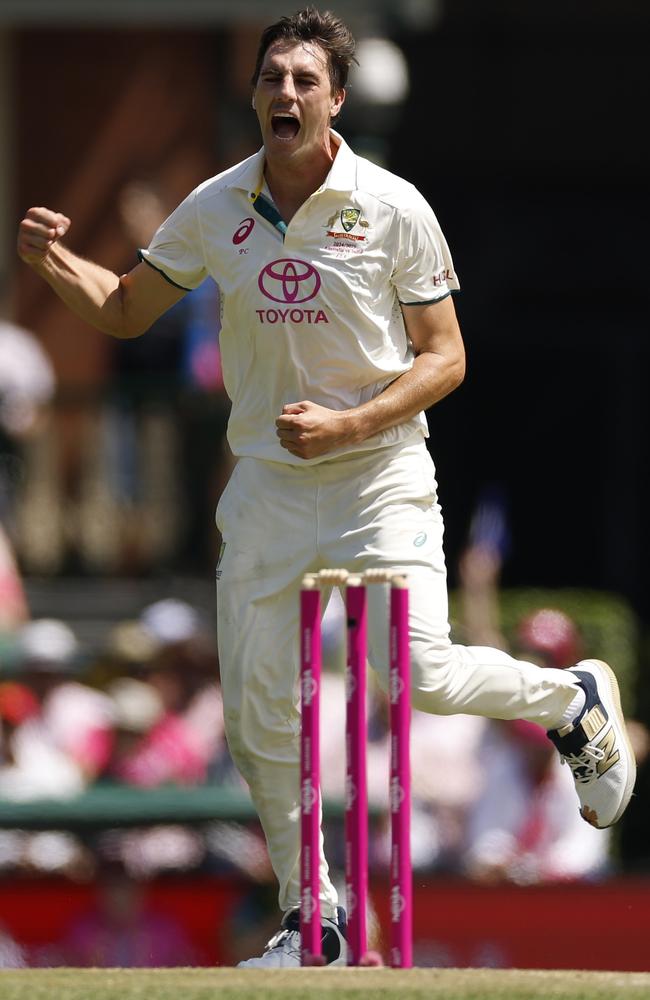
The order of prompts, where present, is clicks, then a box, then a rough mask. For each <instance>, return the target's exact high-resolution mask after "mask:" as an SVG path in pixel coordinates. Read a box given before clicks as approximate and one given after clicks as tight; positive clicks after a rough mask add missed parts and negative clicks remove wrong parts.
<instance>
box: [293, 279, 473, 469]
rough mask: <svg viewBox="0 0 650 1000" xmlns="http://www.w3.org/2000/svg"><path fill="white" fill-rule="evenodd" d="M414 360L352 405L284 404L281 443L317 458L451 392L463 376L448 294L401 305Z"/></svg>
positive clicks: (457, 329) (403, 419)
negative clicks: (336, 407)
mask: <svg viewBox="0 0 650 1000" xmlns="http://www.w3.org/2000/svg"><path fill="white" fill-rule="evenodd" d="M402 313H403V315H404V322H405V324H406V331H407V333H408V336H409V338H410V340H411V343H412V344H413V349H414V351H415V355H416V356H415V359H414V361H413V366H412V368H410V369H409V371H407V372H404V374H403V375H400V376H399V377H398V378H396V379H395V380H394V381H393V382H391V383H390V385H389V386H387V387H386V388H385V389H384V391H383V392H381V393H380V394H379V395H378V396H375V398H374V399H370V400H368V402H366V403H362V404H361V405H360V406H355V407H353V408H352V409H350V410H330V409H328V408H327V407H325V406H319V405H318V404H317V403H312V402H311V401H309V400H303V401H301V402H298V403H288V404H287V405H286V406H284V407H283V408H282V414H281V415H280V416H279V417H278V419H277V420H276V428H277V435H278V437H279V438H280V444H281V445H282V447H283V448H286V449H287V451H289V452H291V454H292V455H297V456H298V457H299V458H318V457H319V456H320V455H326V454H328V453H329V452H331V451H334V450H335V449H336V448H341V447H343V446H344V445H349V444H360V443H361V442H362V441H365V440H366V439H367V438H369V437H372V436H373V435H374V434H379V433H380V432H381V431H384V430H387V429H388V428H390V427H395V426H396V425H397V424H403V423H406V422H407V421H408V420H410V419H411V418H412V417H414V416H416V414H418V413H420V412H421V411H422V410H427V409H428V408H429V407H430V406H433V405H434V403H437V402H438V401H439V400H440V399H443V398H444V397H445V396H447V395H449V393H450V392H453V390H454V389H456V388H457V387H458V386H459V385H460V383H461V382H462V381H463V378H464V375H465V348H464V346H463V339H462V336H461V332H460V327H459V325H458V319H457V317H456V310H455V308H454V304H453V301H452V298H451V296H450V295H448V296H447V297H446V298H444V299H443V300H442V301H440V302H433V303H429V304H428V305H421V306H419V305H408V306H403V307H402Z"/></svg>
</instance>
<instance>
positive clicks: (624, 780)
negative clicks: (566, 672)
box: [548, 660, 636, 829]
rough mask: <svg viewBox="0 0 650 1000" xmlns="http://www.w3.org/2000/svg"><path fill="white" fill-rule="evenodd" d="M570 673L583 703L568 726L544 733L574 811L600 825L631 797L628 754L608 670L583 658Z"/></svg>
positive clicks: (612, 678) (607, 823)
mask: <svg viewBox="0 0 650 1000" xmlns="http://www.w3.org/2000/svg"><path fill="white" fill-rule="evenodd" d="M571 672H572V673H573V674H574V675H575V677H576V679H577V681H578V683H579V684H580V685H581V687H582V688H583V689H584V691H585V695H586V702H585V707H584V709H583V712H582V715H580V716H579V717H578V718H577V719H576V720H575V722H574V723H573V724H572V725H570V726H563V727H562V729H560V730H551V731H549V733H548V737H549V739H550V740H551V741H552V742H553V743H554V744H555V746H556V747H557V749H558V751H559V753H560V758H561V760H562V763H563V764H567V765H568V766H569V767H570V768H571V773H572V775H573V779H574V781H575V784H576V792H577V793H578V798H579V799H580V807H581V808H580V815H581V816H582V818H583V819H584V820H586V822H587V823H591V825H592V826H595V827H598V828H599V829H603V828H604V827H607V826H612V824H614V823H616V822H617V821H618V820H619V819H620V818H621V816H622V815H623V813H624V812H625V809H626V807H627V804H628V802H629V801H630V798H631V797H632V791H633V789H634V781H635V778H636V763H635V760H634V753H633V751H632V747H631V746H630V742H629V739H628V736H627V731H626V728H625V720H624V718H623V711H622V708H621V699H620V694H619V690H618V682H617V680H616V677H615V675H614V673H613V671H612V669H611V668H610V667H609V666H608V665H607V664H606V663H604V662H603V661H602V660H583V661H582V662H581V663H578V664H577V666H576V667H575V668H574V669H573V670H572V671H571Z"/></svg>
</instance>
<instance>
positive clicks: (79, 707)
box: [17, 618, 111, 784]
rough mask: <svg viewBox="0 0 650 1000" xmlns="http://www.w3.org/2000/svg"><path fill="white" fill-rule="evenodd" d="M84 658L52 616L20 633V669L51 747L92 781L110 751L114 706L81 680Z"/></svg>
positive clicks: (83, 778)
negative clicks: (36, 702)
mask: <svg viewBox="0 0 650 1000" xmlns="http://www.w3.org/2000/svg"><path fill="white" fill-rule="evenodd" d="M83 667H84V658H83V655H82V650H81V646H80V644H79V642H78V640H77V637H76V636H75V634H74V632H73V630H72V629H71V627H70V626H69V625H67V624H66V623H65V622H63V621H60V620H58V619H54V618H39V619H36V620H34V621H30V622H27V623H26V624H25V625H24V626H23V628H22V629H21V630H20V632H19V633H18V663H17V669H18V671H19V673H20V677H21V680H23V681H24V683H25V684H27V685H28V686H29V687H30V688H31V690H32V691H34V693H35V694H36V696H37V698H38V700H39V703H40V706H41V723H42V726H43V729H44V731H45V732H46V733H47V737H48V739H49V741H50V742H51V744H52V745H53V746H54V747H56V748H57V749H58V751H59V752H60V753H61V754H64V755H65V756H66V757H67V758H68V759H69V760H70V762H71V764H73V765H74V766H75V767H76V768H77V769H78V771H79V775H80V779H81V781H82V782H83V784H87V783H88V782H92V781H94V779H95V777H96V776H97V775H98V774H99V773H100V771H101V770H102V769H103V767H104V766H105V764H106V761H107V759H108V754H109V751H110V731H111V717H110V703H109V700H108V698H107V697H106V695H105V694H103V693H102V692H100V691H97V690H95V689H94V688H92V687H91V686H90V685H88V684H86V683H84V681H83V680H82V670H83Z"/></svg>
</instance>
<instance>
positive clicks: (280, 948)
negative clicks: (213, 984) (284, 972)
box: [238, 906, 347, 969]
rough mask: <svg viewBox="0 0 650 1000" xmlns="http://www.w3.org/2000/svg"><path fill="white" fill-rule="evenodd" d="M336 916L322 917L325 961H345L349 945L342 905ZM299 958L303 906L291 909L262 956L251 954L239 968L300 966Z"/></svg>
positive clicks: (330, 963) (327, 963)
mask: <svg viewBox="0 0 650 1000" xmlns="http://www.w3.org/2000/svg"><path fill="white" fill-rule="evenodd" d="M336 913H337V920H330V919H328V918H327V917H323V919H322V928H323V935H322V951H323V958H324V959H325V965H346V964H347V945H346V943H345V929H346V918H345V910H344V909H343V907H342V906H337V908H336ZM301 965H302V962H301V958H300V910H298V909H294V910H289V911H288V912H287V913H285V915H284V917H283V918H282V923H281V924H280V930H279V931H278V933H277V934H274V935H273V937H272V938H271V940H270V941H269V943H268V944H267V946H266V948H265V949H264V954H263V955H260V956H259V958H248V959H246V961H245V962H239V964H238V968H240V969H291V968H293V969H299V968H300V966H301Z"/></svg>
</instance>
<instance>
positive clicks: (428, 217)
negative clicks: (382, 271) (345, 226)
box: [393, 190, 460, 305]
mask: <svg viewBox="0 0 650 1000" xmlns="http://www.w3.org/2000/svg"><path fill="white" fill-rule="evenodd" d="M393 284H394V286H395V289H396V291H397V297H398V299H399V301H400V302H401V303H402V305H424V304H425V303H427V302H436V301H437V300H438V299H443V298H445V296H446V295H448V294H449V293H450V292H455V291H457V290H458V289H459V288H460V282H459V281H458V276H457V275H456V272H455V270H454V264H453V261H452V259H451V253H450V251H449V247H448V246H447V241H446V240H445V237H444V236H443V234H442V230H441V229H440V225H439V223H438V220H437V219H436V217H435V215H434V213H433V210H432V208H431V206H430V205H429V204H428V203H427V202H426V201H425V199H424V198H423V197H422V196H421V195H420V194H419V193H418V192H416V191H415V190H414V197H413V199H412V202H411V204H409V205H408V206H407V207H406V208H404V209H400V212H399V238H398V249H397V261H396V266H395V270H394V272H393Z"/></svg>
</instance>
